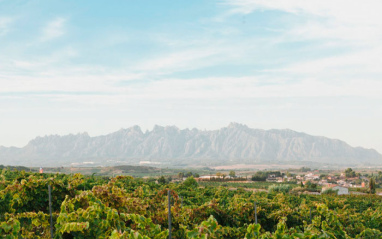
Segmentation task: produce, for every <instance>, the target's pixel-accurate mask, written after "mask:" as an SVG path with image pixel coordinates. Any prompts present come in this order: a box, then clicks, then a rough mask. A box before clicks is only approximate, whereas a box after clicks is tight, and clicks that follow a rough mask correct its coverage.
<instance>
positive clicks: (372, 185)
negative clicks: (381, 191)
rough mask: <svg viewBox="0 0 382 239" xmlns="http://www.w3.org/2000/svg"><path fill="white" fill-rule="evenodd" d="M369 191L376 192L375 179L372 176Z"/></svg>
mask: <svg viewBox="0 0 382 239" xmlns="http://www.w3.org/2000/svg"><path fill="white" fill-rule="evenodd" d="M369 192H370V193H371V194H375V179H374V178H370V180H369Z"/></svg>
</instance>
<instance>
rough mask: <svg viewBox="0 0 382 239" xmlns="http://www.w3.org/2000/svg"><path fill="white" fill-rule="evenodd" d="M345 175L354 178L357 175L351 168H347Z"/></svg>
mask: <svg viewBox="0 0 382 239" xmlns="http://www.w3.org/2000/svg"><path fill="white" fill-rule="evenodd" d="M345 176H346V177H347V178H354V177H355V176H356V174H355V172H354V171H353V169H351V168H347V169H346V170H345Z"/></svg>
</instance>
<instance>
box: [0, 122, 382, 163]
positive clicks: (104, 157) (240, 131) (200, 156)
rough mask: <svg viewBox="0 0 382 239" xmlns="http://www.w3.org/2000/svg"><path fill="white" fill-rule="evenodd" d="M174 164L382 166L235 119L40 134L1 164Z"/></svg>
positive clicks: (5, 154)
mask: <svg viewBox="0 0 382 239" xmlns="http://www.w3.org/2000/svg"><path fill="white" fill-rule="evenodd" d="M142 161H146V162H147V161H148V162H151V161H152V162H153V163H158V162H165V163H166V164H167V165H169V166H179V165H183V166H184V165H188V166H190V165H194V166H195V165H199V166H203V165H204V166H214V165H228V164H235V163H236V164H255V163H288V162H300V163H301V164H303V163H306V162H314V163H320V164H340V165H349V164H356V165H360V164H361V165H370V164H382V155H381V154H379V153H378V152H377V151H375V150H372V149H364V148H360V147H358V148H353V147H351V146H349V145H348V144H346V143H345V142H343V141H340V140H335V139H329V138H325V137H318V136H311V135H307V134H305V133H300V132H296V131H292V130H276V129H275V130H261V129H251V128H249V127H248V126H246V125H242V124H238V123H231V124H230V125H229V126H228V127H224V128H221V129H219V130H212V131H205V130H198V129H195V128H194V129H182V130H181V129H179V128H177V127H175V126H167V127H162V126H155V127H154V129H153V130H152V131H146V132H142V130H141V128H140V127H139V126H133V127H131V128H128V129H121V130H119V131H117V132H114V133H111V134H107V135H104V136H98V137H90V136H89V135H88V134H87V133H83V134H77V135H66V136H59V135H51V136H45V137H37V138H35V139H34V140H31V141H30V142H29V143H28V145H26V146H25V147H23V148H14V147H11V148H5V147H0V163H2V164H13V165H16V164H17V165H27V166H39V165H44V166H61V165H66V166H68V165H70V164H71V163H75V164H78V163H80V164H82V163H85V164H88V163H92V164H97V165H100V164H101V165H112V164H138V163H140V162H142Z"/></svg>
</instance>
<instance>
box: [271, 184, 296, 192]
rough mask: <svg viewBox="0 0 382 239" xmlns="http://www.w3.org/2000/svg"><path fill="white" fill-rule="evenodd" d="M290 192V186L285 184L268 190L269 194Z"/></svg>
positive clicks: (273, 186)
mask: <svg viewBox="0 0 382 239" xmlns="http://www.w3.org/2000/svg"><path fill="white" fill-rule="evenodd" d="M291 190H292V186H290V185H287V184H278V185H272V186H270V187H269V188H268V192H269V193H289V192H290V191H291Z"/></svg>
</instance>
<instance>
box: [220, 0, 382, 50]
mask: <svg viewBox="0 0 382 239" xmlns="http://www.w3.org/2000/svg"><path fill="white" fill-rule="evenodd" d="M224 3H225V4H227V5H229V6H231V7H232V9H231V10H230V11H229V13H230V15H232V14H250V13H253V12H255V11H266V10H276V11H282V12H286V13H290V14H293V15H297V16H301V17H303V18H304V21H303V22H301V23H296V24H294V26H292V27H291V29H287V30H288V36H289V37H290V36H292V35H295V36H296V37H302V38H303V39H304V38H305V39H306V38H311V39H314V38H316V39H317V38H327V39H328V38H332V39H333V38H337V39H342V40H347V41H358V42H360V41H366V42H367V43H369V42H370V41H373V42H377V41H378V42H379V41H380V40H381V35H382V15H381V14H380V12H381V10H382V1H380V0H354V1H351V2H349V1H347V0H310V1H306V0H226V1H225V2H224ZM300 39H301V38H300Z"/></svg>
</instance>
